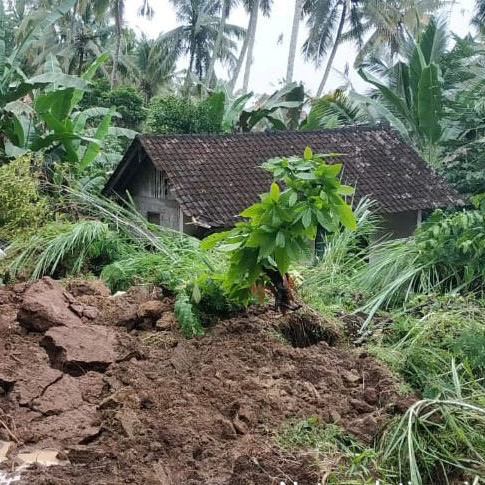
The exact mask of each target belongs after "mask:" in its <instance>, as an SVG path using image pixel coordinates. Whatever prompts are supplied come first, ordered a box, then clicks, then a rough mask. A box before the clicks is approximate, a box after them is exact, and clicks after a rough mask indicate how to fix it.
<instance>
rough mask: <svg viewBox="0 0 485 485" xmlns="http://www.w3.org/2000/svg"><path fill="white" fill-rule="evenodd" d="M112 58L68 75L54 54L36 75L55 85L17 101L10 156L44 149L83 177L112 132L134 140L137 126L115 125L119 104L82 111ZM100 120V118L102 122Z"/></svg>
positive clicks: (103, 58)
mask: <svg viewBox="0 0 485 485" xmlns="http://www.w3.org/2000/svg"><path fill="white" fill-rule="evenodd" d="M107 59H108V54H103V55H101V56H100V57H99V58H98V59H96V61H95V62H93V64H92V65H91V66H89V68H88V69H87V70H86V71H85V72H84V73H83V74H82V76H81V77H76V76H69V75H66V74H64V73H63V72H62V69H61V67H60V65H59V62H58V60H57V58H56V57H55V56H54V55H52V54H49V55H48V56H47V60H46V62H45V64H44V66H43V73H42V74H39V75H38V76H36V77H35V78H34V79H40V80H41V81H42V82H44V81H46V82H47V81H49V83H48V84H45V85H43V87H42V89H36V90H34V91H33V92H32V98H29V101H30V102H29V103H22V102H19V101H18V102H16V104H15V110H16V117H15V120H16V121H17V122H16V123H15V133H14V134H15V136H14V137H12V139H11V140H10V141H9V142H8V143H6V145H5V148H6V150H5V151H6V154H7V155H12V156H19V155H22V154H24V153H26V152H28V151H33V152H38V151H43V152H44V154H45V158H46V160H47V161H51V162H63V163H65V164H67V165H68V166H69V169H70V172H71V173H72V174H73V175H74V176H75V177H80V176H81V175H82V174H83V173H84V172H85V171H86V170H87V169H88V167H89V166H90V165H91V164H92V163H93V162H94V160H95V159H96V158H97V157H98V155H99V154H100V152H101V148H102V146H103V142H104V141H105V140H106V138H107V137H108V135H113V136H115V137H119V136H125V137H128V138H132V137H133V136H134V135H135V132H133V131H132V130H127V129H120V128H112V127H111V126H110V124H111V120H112V118H113V116H119V115H118V114H117V113H116V112H115V109H114V108H91V109H87V110H84V111H79V110H77V109H76V108H77V106H78V104H79V102H80V101H81V100H82V98H83V96H84V93H85V92H86V90H87V89H88V88H89V81H91V80H92V78H93V76H94V75H95V73H96V71H97V70H98V68H99V67H100V66H101V65H102V63H104V62H105V61H106V60H107ZM96 120H100V121H99V123H98V124H97V126H96ZM113 130H116V132H114V131H113Z"/></svg>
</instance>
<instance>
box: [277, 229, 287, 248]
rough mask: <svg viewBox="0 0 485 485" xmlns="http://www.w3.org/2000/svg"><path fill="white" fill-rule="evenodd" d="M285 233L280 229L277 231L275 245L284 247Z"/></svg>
mask: <svg viewBox="0 0 485 485" xmlns="http://www.w3.org/2000/svg"><path fill="white" fill-rule="evenodd" d="M285 241H286V240H285V235H284V233H283V232H282V231H278V235H277V236H276V246H278V247H281V248H284V247H285Z"/></svg>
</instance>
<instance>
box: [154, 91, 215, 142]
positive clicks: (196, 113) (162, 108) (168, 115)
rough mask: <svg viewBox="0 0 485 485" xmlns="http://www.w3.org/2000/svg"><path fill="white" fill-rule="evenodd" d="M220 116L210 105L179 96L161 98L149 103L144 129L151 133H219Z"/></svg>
mask: <svg viewBox="0 0 485 485" xmlns="http://www.w3.org/2000/svg"><path fill="white" fill-rule="evenodd" d="M221 125H222V114H218V113H214V111H213V107H212V105H211V103H209V102H207V101H202V102H197V101H192V100H190V99H186V98H183V97H180V96H163V97H158V98H154V99H153V100H152V101H151V104H150V109H149V113H148V116H147V121H146V128H147V129H148V131H150V132H152V133H160V134H177V133H219V132H221V131H222V128H221Z"/></svg>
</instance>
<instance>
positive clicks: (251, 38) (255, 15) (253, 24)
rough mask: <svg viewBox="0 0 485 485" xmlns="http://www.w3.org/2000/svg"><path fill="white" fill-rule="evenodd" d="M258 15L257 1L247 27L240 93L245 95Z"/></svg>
mask: <svg viewBox="0 0 485 485" xmlns="http://www.w3.org/2000/svg"><path fill="white" fill-rule="evenodd" d="M258 14H259V0H254V3H253V9H252V10H251V25H250V26H249V30H250V31H249V32H248V35H249V41H248V53H247V56H246V69H245V70H244V79H243V87H242V92H243V94H246V93H247V92H248V87H249V76H250V74H251V66H252V64H253V51H254V42H255V40H256V28H257V26H258Z"/></svg>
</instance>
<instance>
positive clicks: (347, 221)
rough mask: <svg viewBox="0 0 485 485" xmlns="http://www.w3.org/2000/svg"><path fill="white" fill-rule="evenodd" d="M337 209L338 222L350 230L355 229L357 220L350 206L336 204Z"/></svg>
mask: <svg viewBox="0 0 485 485" xmlns="http://www.w3.org/2000/svg"><path fill="white" fill-rule="evenodd" d="M337 211H338V214H339V216H340V222H341V223H342V224H343V225H344V227H346V228H347V229H350V230H352V231H355V230H356V229H357V222H356V220H355V215H354V213H353V211H352V208H351V207H350V205H348V204H342V205H339V206H337Z"/></svg>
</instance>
